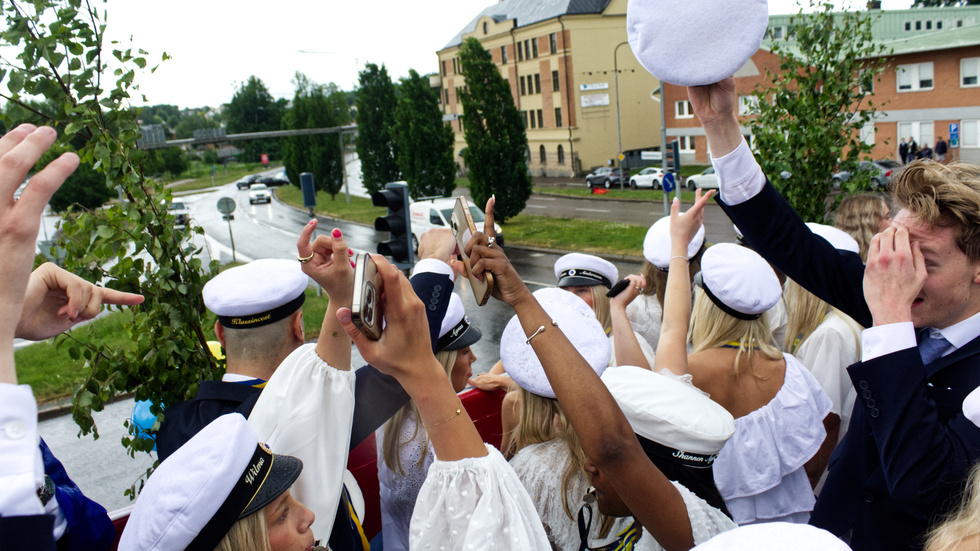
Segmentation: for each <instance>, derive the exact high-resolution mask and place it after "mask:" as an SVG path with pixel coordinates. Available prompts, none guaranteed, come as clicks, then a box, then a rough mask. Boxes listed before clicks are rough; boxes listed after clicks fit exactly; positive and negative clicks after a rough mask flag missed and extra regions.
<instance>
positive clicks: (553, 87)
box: [551, 71, 561, 92]
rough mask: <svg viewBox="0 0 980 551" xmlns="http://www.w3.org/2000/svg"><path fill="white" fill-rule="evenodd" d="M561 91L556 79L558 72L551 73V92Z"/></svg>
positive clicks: (559, 82)
mask: <svg viewBox="0 0 980 551" xmlns="http://www.w3.org/2000/svg"><path fill="white" fill-rule="evenodd" d="M560 90H561V80H559V78H558V71H551V91H552V92H558V91H560Z"/></svg>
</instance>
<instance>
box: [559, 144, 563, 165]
mask: <svg viewBox="0 0 980 551" xmlns="http://www.w3.org/2000/svg"><path fill="white" fill-rule="evenodd" d="M558 164H560V165H563V164H565V148H564V147H562V146H560V145H559V146H558Z"/></svg>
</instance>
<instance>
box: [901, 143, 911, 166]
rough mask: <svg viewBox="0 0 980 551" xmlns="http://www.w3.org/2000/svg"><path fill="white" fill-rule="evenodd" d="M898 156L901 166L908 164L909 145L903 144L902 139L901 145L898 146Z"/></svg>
mask: <svg viewBox="0 0 980 551" xmlns="http://www.w3.org/2000/svg"><path fill="white" fill-rule="evenodd" d="M898 156H899V158H901V159H902V164H903V165H904V164H906V163H908V162H909V144H907V143H905V138H902V143H901V144H899V146H898Z"/></svg>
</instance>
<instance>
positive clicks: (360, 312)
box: [350, 253, 384, 341]
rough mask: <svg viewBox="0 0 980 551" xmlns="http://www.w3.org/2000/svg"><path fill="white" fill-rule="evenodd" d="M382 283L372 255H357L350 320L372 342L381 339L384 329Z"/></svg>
mask: <svg viewBox="0 0 980 551" xmlns="http://www.w3.org/2000/svg"><path fill="white" fill-rule="evenodd" d="M381 291H382V281H381V274H379V273H378V266H377V264H375V263H374V259H372V258H371V256H370V255H367V254H364V253H361V254H359V255H357V259H356V261H355V263H354V293H353V298H352V300H351V311H350V318H351V321H352V322H354V325H355V326H357V328H358V329H359V330H360V331H361V333H364V334H365V335H367V337H368V338H369V339H371V340H375V341H376V340H378V339H380V338H381V331H382V329H384V304H383V303H382V302H381Z"/></svg>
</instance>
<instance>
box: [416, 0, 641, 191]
mask: <svg viewBox="0 0 980 551" xmlns="http://www.w3.org/2000/svg"><path fill="white" fill-rule="evenodd" d="M626 1H627V0H503V1H501V2H499V3H497V4H494V5H493V6H490V7H488V8H486V9H484V10H483V12H481V13H480V14H479V15H478V16H477V17H476V18H474V19H473V21H471V22H470V23H469V24H468V25H467V26H466V27H465V28H464V29H463V30H462V31H460V32H459V33H458V34H457V35H456V36H455V37H453V39H452V40H450V41H449V43H448V44H447V45H446V47H444V48H443V49H442V50H439V51H438V52H437V55H438V56H439V72H438V76H436V77H433V79H432V84H433V86H434V87H435V86H437V87H438V88H439V89H440V101H441V102H442V106H443V113H444V119H445V120H447V121H451V122H452V126H453V129H454V130H455V131H456V154H457V156H458V155H459V152H460V150H461V149H463V148H464V147H466V140H465V138H464V136H463V134H462V127H461V124H460V121H459V117H460V116H463V113H462V106H461V104H460V103H459V101H458V92H459V90H460V89H461V88H463V87H464V86H465V81H464V79H463V76H462V75H461V74H460V73H461V71H460V69H461V68H460V64H459V57H458V56H459V48H460V45H461V44H462V42H463V40H464V39H465V38H469V37H474V38H476V39H477V40H479V41H480V43H481V44H483V47H484V48H486V49H487V50H488V51H490V53H491V54H492V55H493V60H494V62H495V63H497V65H498V66H499V68H500V73H501V75H503V77H504V78H506V79H507V80H508V81H509V82H510V88H511V93H512V94H513V95H514V103H515V104H516V105H517V109H518V110H519V111H521V113H522V115H523V116H524V120H525V123H526V128H527V141H528V146H529V149H530V152H529V155H530V170H531V174H532V175H535V176H574V175H582V174H585V173H587V172H589V171H590V170H591V169H592V168H594V167H598V166H609V165H611V164H618V161H617V160H616V158H617V156H618V154H619V152H620V151H629V150H636V149H646V148H650V147H654V146H659V145H660V105H659V103H658V102H657V101H655V100H654V99H652V93H653V92H654V90H656V89H657V88H658V87H659V86H660V82H659V81H658V80H657V79H655V78H654V77H653V76H651V75H650V74H649V73H648V72H646V71H645V70H644V69H643V68H642V67H641V66H640V64H639V62H637V61H636V58H635V57H634V56H633V52H632V50H631V49H630V47H629V44H628V43H627V42H626ZM617 69H618V72H617ZM617 81H618V87H617ZM657 97H658V99H659V96H657ZM617 101H618V103H619V114H618V116H617V107H616V105H617ZM617 123H618V124H617ZM620 140H621V143H622V147H620V146H619V143H620ZM637 158H638V156H637ZM460 164H462V160H461V159H460Z"/></svg>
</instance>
